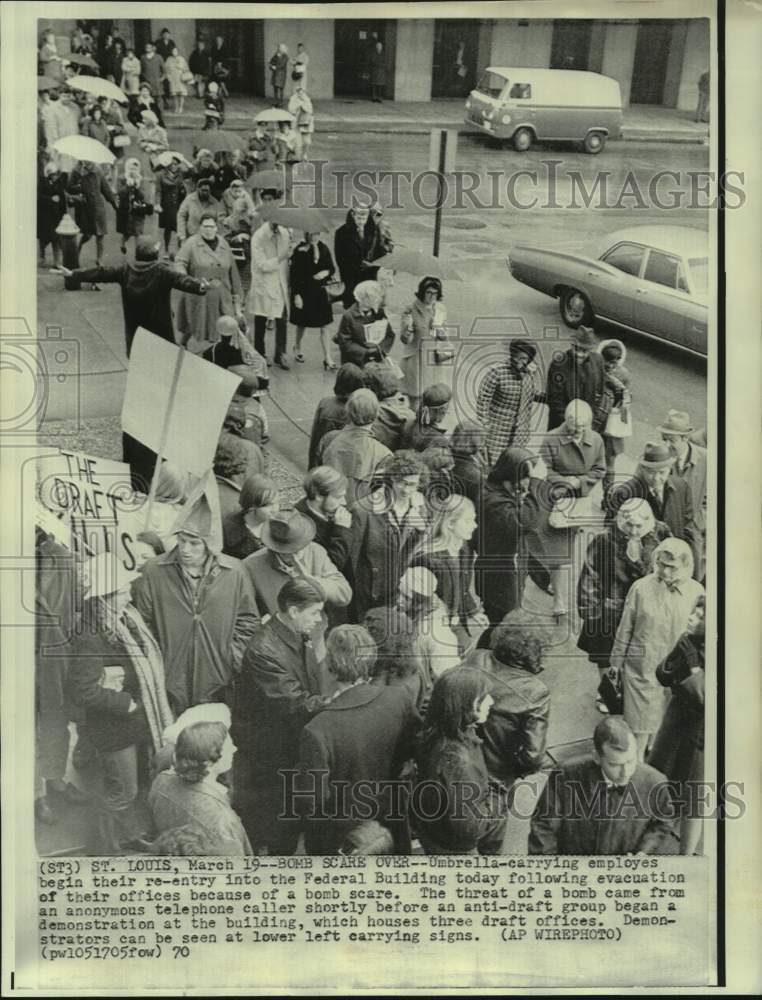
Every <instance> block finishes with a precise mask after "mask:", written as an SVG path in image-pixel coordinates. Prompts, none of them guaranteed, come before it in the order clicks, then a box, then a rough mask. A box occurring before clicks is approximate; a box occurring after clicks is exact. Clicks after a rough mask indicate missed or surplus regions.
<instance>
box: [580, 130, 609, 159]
mask: <svg viewBox="0 0 762 1000" xmlns="http://www.w3.org/2000/svg"><path fill="white" fill-rule="evenodd" d="M605 145H606V136H605V135H604V134H603V133H602V132H588V133H587V135H586V136H585V141H584V142H583V143H582V146H583V148H584V150H585V152H586V153H590V154H595V153H600V152H601V150H603V149H604V147H605Z"/></svg>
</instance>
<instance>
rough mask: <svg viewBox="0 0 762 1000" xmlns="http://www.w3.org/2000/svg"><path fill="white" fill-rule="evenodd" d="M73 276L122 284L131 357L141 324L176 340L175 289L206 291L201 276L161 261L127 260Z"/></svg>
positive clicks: (86, 279)
mask: <svg viewBox="0 0 762 1000" xmlns="http://www.w3.org/2000/svg"><path fill="white" fill-rule="evenodd" d="M74 278H75V279H76V280H77V281H95V282H99V283H100V282H102V283H103V284H107V283H109V282H114V283H116V284H119V285H121V287H122V310H123V312H124V335H125V338H126V341H127V356H128V357H129V355H130V348H131V347H132V340H133V337H134V336H135V332H136V330H137V328H138V327H139V326H142V327H143V328H144V329H146V330H149V331H150V332H151V333H155V334H156V336H157V337H161V338H162V340H168V341H169V342H170V344H174V343H175V331H174V327H173V325H172V305H171V295H172V289H173V288H178V289H180V290H181V291H182V292H186V293H188V294H193V295H204V294H205V292H204V290H203V288H202V285H201V282H200V281H199V280H198V278H192V277H189V276H188V275H186V274H183V273H181V272H180V271H176V270H175V269H174V268H173V267H172V266H171V265H169V264H167V263H166V262H164V261H160V260H147V261H142V260H136V261H132V262H130V261H125V262H124V263H122V264H118V265H117V266H116V267H93V268H86V269H83V270H79V271H75V272H74Z"/></svg>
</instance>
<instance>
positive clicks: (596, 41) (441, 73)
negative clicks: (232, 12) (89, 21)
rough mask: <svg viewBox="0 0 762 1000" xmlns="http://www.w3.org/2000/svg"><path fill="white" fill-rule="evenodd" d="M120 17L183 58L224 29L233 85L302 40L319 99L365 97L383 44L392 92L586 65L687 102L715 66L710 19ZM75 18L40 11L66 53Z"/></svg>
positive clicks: (254, 80)
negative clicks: (492, 69)
mask: <svg viewBox="0 0 762 1000" xmlns="http://www.w3.org/2000/svg"><path fill="white" fill-rule="evenodd" d="M93 23H95V24H97V25H105V24H113V25H114V26H115V27H116V28H117V29H118V31H119V34H120V35H121V36H122V37H123V38H124V39H125V41H127V43H128V44H130V45H134V46H135V47H136V48H137V51H138V52H141V51H142V49H143V46H144V45H145V43H146V42H147V41H151V40H154V39H156V38H157V37H158V36H159V33H160V32H161V30H162V28H165V27H166V28H169V30H170V32H171V35H172V38H173V39H174V41H175V42H176V43H177V45H178V47H179V49H180V51H181V52H182V53H183V54H184V55H185V56H186V57H187V56H188V55H189V54H190V52H191V50H192V49H193V47H194V45H195V40H196V38H197V37H199V36H203V37H204V38H205V39H207V41H209V42H211V41H212V40H213V39H214V37H215V35H219V36H220V37H222V38H223V40H224V42H225V46H226V49H227V51H228V54H229V64H230V69H231V79H230V84H229V89H230V90H231V92H233V93H241V94H251V95H254V96H258V97H269V96H271V95H272V88H271V87H270V74H269V70H268V67H267V64H268V62H269V59H270V56H271V55H272V54H273V52H274V51H275V49H276V47H277V45H278V44H279V43H280V42H283V43H285V44H286V45H287V46H288V50H289V54H290V55H291V56H293V54H294V53H295V52H296V46H297V43H298V42H303V43H304V44H305V46H306V49H307V51H308V53H309V56H310V64H309V81H308V89H309V92H310V94H311V96H312V97H313V98H316V99H318V100H319V99H321V98H322V99H330V98H333V97H337V98H342V97H347V98H351V97H367V96H369V94H370V68H369V67H370V52H371V50H372V49H373V47H374V46H375V43H376V42H377V41H381V42H382V43H383V58H384V60H385V65H386V74H385V76H386V84H385V89H386V97H387V99H389V100H397V101H428V100H431V99H437V98H448V97H449V98H460V97H465V96H466V95H467V94H468V92H469V90H471V88H472V87H473V86H474V85H475V83H476V81H477V80H478V79H479V77H480V75H481V73H482V72H483V70H484V69H485V68H486V67H487V66H489V65H494V66H534V67H539V68H547V67H549V68H552V69H583V70H591V71H592V72H596V73H603V74H604V75H606V76H611V77H613V78H614V79H616V80H618V81H619V84H620V87H621V91H622V99H623V102H624V104H625V105H628V104H650V105H656V106H661V107H668V108H677V109H680V110H691V109H693V108H695V106H696V100H697V94H698V90H697V86H698V80H699V77H700V76H701V74H702V73H703V72H704V71H705V70H707V69H708V68H709V44H710V39H709V21H708V20H707V19H705V18H697V19H680V20H677V19H674V20H637V21H636V20H592V19H587V20H569V19H564V20H539V19H532V20H508V19H499V20H494V19H490V20H487V19H471V20H467V19H463V20H441V19H440V20H434V19H425V18H424V19H410V20H403V19H399V20H397V19H392V18H387V19H378V20H372V19H358V20H350V19H342V20H330V19H319V20H318V19H285V18H284V19H280V18H273V19H268V20H262V19H247V20H213V19H212V20H188V19H174V18H172V19H167V20H158V21H157V20H154V21H149V20H119V21H114V22H93ZM74 26H75V22H74V21H63V20H41V21H40V30H42V29H43V28H48V27H49V28H52V29H53V30H54V31H55V33H56V35H57V37H58V47H59V51H61V52H66V51H67V47H68V43H69V37H70V35H71V32H72V31H73V29H74Z"/></svg>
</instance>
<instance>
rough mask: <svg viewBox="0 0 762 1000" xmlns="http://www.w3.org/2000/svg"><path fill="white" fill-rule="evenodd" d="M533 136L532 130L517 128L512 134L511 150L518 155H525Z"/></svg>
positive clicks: (530, 145) (530, 146)
mask: <svg viewBox="0 0 762 1000" xmlns="http://www.w3.org/2000/svg"><path fill="white" fill-rule="evenodd" d="M533 140H534V136H533V135H532V130H531V129H528V128H517V129H516V131H515V132H514V133H513V148H514V149H515V150H516V151H517V152H519V153H526V151H527V150H528V149H531V148H532V142H533Z"/></svg>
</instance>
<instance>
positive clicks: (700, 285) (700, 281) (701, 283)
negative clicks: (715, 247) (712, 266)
mask: <svg viewBox="0 0 762 1000" xmlns="http://www.w3.org/2000/svg"><path fill="white" fill-rule="evenodd" d="M688 268H689V269H690V272H691V281H692V282H693V287H694V288H695V289H696V291H697V292H699V293H701V292H706V291H707V290H708V288H709V261H708V260H707V258H706V257H689V258H688Z"/></svg>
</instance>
